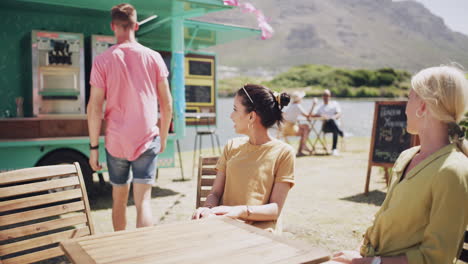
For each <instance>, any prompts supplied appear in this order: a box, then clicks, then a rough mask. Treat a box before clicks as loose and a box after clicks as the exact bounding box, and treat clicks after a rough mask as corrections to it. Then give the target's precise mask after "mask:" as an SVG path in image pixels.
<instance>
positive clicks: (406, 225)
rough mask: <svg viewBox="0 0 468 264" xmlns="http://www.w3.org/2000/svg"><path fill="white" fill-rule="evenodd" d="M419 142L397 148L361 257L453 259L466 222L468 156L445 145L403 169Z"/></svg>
mask: <svg viewBox="0 0 468 264" xmlns="http://www.w3.org/2000/svg"><path fill="white" fill-rule="evenodd" d="M419 149H420V147H419V146H418V147H413V148H411V149H408V150H406V151H404V152H402V153H401V155H400V157H399V158H398V160H397V161H396V162H395V165H394V167H393V170H392V181H391V185H390V187H389V191H388V194H387V197H386V198H385V201H384V203H383V204H382V207H381V208H380V210H379V211H378V212H377V214H376V215H375V220H374V223H373V226H371V227H370V228H369V229H368V230H367V231H366V233H365V235H364V244H363V246H362V247H361V254H362V255H363V256H397V255H406V257H407V258H408V263H409V264H443V263H444V264H445V263H453V262H454V259H455V258H456V257H457V256H458V254H459V252H460V250H461V247H462V245H463V244H462V243H463V242H462V241H463V235H464V232H465V230H466V227H467V224H468V158H467V157H466V156H465V155H464V154H463V153H462V152H461V151H460V150H459V149H458V148H457V147H456V145H454V144H450V145H447V146H445V147H443V148H441V149H440V150H438V151H437V152H435V153H433V154H431V155H430V156H429V157H427V158H426V159H425V160H423V161H422V162H420V163H419V164H418V165H416V166H415V167H414V168H413V169H411V170H410V171H408V172H407V173H406V176H405V177H404V179H403V180H401V177H402V174H403V172H404V170H405V168H406V166H407V165H408V164H409V162H410V161H411V159H413V157H414V156H415V155H416V154H417V153H418V151H419Z"/></svg>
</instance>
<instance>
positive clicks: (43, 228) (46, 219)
mask: <svg viewBox="0 0 468 264" xmlns="http://www.w3.org/2000/svg"><path fill="white" fill-rule="evenodd" d="M92 234H94V226H93V222H92V220H91V213H90V207H89V202H88V197H87V194H86V188H85V184H84V180H83V175H82V174H81V169H80V165H79V164H78V163H77V162H75V163H74V164H68V165H54V166H43V167H35V168H28V169H21V170H16V171H9V172H4V173H0V263H2V264H15V263H21V264H24V263H32V262H37V261H41V260H44V259H49V258H53V257H57V256H61V255H64V253H63V251H62V249H61V248H60V247H59V245H58V244H59V242H61V241H62V240H66V239H71V238H77V237H82V236H86V235H92Z"/></svg>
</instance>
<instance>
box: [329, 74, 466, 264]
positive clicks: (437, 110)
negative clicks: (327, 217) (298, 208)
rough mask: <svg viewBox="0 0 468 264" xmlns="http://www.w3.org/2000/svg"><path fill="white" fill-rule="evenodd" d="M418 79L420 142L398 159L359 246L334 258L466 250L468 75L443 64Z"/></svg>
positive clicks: (395, 259) (440, 258)
mask: <svg viewBox="0 0 468 264" xmlns="http://www.w3.org/2000/svg"><path fill="white" fill-rule="evenodd" d="M411 84H412V89H411V91H410V94H409V100H408V104H407V107H406V115H407V118H408V126H407V130H408V132H409V133H411V134H415V135H418V136H419V138H420V140H421V146H417V147H413V148H411V149H408V150H406V151H404V152H403V153H401V155H400V157H399V158H398V160H397V161H396V163H395V165H394V167H393V172H392V173H393V175H392V183H391V186H390V188H389V190H388V194H387V197H386V199H385V201H384V203H383V204H382V207H381V208H380V210H379V211H378V212H377V214H376V215H375V220H374V223H373V225H372V226H371V227H370V228H369V229H368V230H367V231H366V233H365V235H364V241H363V243H362V245H361V248H360V252H354V251H343V252H340V253H337V254H335V255H334V258H333V260H332V261H331V263H353V264H360V263H366V264H378V263H384V264H406V263H409V264H447V263H453V262H454V261H455V259H456V258H457V257H458V255H459V253H460V250H461V246H462V245H463V244H462V243H463V242H462V240H463V235H464V232H465V230H466V227H467V224H468V206H467V205H468V158H467V155H468V151H467V142H466V140H465V139H464V138H465V131H464V129H463V128H461V127H460V126H459V125H458V124H459V122H460V121H461V119H462V118H463V116H464V114H465V113H466V111H467V105H468V80H467V79H466V78H465V76H464V74H463V72H461V71H460V70H458V69H457V68H454V67H450V66H441V67H433V68H428V69H425V70H422V71H421V72H419V73H418V74H416V75H415V76H414V77H413V78H412V80H411Z"/></svg>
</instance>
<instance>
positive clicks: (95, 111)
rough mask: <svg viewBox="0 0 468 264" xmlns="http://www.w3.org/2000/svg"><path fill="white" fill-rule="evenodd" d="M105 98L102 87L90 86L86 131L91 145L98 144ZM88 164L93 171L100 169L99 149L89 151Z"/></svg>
mask: <svg viewBox="0 0 468 264" xmlns="http://www.w3.org/2000/svg"><path fill="white" fill-rule="evenodd" d="M104 100H105V92H104V89H101V88H98V87H94V86H91V95H90V97H89V102H88V108H87V112H88V131H89V144H91V146H97V145H99V134H100V132H101V123H102V106H103V104H104ZM89 165H91V168H92V169H93V170H95V171H98V170H101V169H102V167H101V166H100V165H99V150H98V149H91V150H90V153H89Z"/></svg>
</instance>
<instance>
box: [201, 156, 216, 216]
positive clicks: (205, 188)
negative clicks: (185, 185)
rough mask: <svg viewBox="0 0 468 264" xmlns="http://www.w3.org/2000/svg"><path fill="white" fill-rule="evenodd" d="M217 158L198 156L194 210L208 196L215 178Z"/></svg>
mask: <svg viewBox="0 0 468 264" xmlns="http://www.w3.org/2000/svg"><path fill="white" fill-rule="evenodd" d="M218 159H219V157H203V156H200V159H199V162H198V164H199V165H198V183H197V200H196V201H195V208H198V207H200V206H203V203H204V202H205V201H206V197H207V196H208V194H210V191H211V188H212V187H213V183H214V180H215V178H216V169H215V166H216V163H217V162H218Z"/></svg>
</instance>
